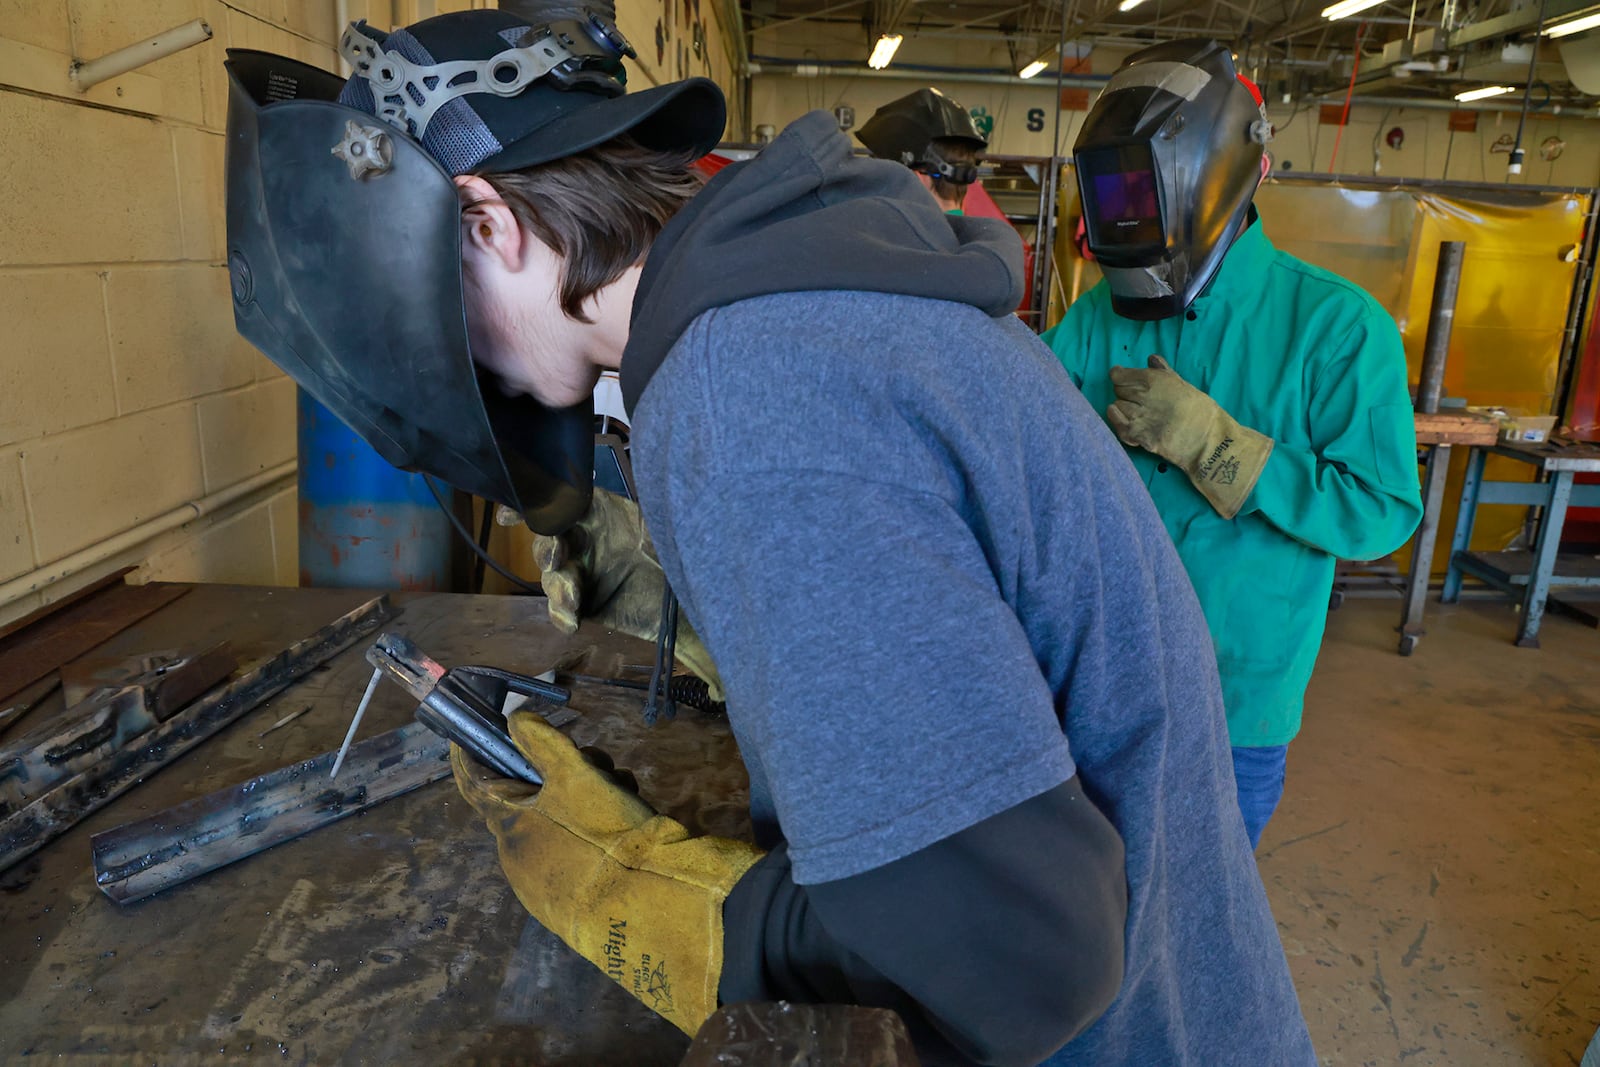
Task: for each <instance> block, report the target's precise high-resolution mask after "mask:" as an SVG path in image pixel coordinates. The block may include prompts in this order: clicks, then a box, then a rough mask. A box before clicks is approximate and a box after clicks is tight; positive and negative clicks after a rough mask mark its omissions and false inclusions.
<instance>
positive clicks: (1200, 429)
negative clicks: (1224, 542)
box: [1106, 356, 1273, 519]
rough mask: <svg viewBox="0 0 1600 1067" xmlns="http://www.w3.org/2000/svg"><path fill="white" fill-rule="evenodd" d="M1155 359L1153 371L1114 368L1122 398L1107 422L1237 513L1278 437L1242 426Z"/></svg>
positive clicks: (1225, 512) (1223, 510)
mask: <svg viewBox="0 0 1600 1067" xmlns="http://www.w3.org/2000/svg"><path fill="white" fill-rule="evenodd" d="M1149 363H1150V367H1149V369H1148V370H1141V369H1136V368H1133V367H1112V368H1111V384H1112V387H1113V388H1115V389H1116V391H1117V399H1116V402H1115V403H1113V404H1112V405H1111V406H1110V407H1109V408H1107V409H1106V422H1108V423H1110V425H1111V428H1112V429H1113V430H1114V431H1116V434H1117V436H1118V437H1120V438H1122V442H1123V444H1126V445H1130V446H1132V447H1133V448H1142V449H1144V450H1145V451H1146V452H1153V453H1155V454H1156V455H1158V456H1160V457H1161V458H1162V459H1164V460H1166V461H1167V462H1169V463H1172V464H1174V465H1176V466H1177V467H1178V468H1180V469H1181V470H1182V471H1183V472H1184V473H1185V474H1187V475H1188V476H1189V480H1190V481H1191V482H1193V483H1194V487H1195V488H1196V489H1198V490H1200V492H1201V494H1202V495H1203V496H1204V497H1205V498H1206V499H1207V500H1209V501H1210V502H1211V506H1212V507H1213V508H1215V509H1216V510H1217V514H1219V515H1221V516H1222V517H1223V518H1225V519H1231V518H1233V517H1234V516H1235V515H1237V514H1239V509H1240V508H1242V507H1243V506H1244V502H1245V501H1246V500H1247V499H1249V497H1250V492H1251V490H1253V489H1254V488H1255V487H1256V480H1257V479H1258V478H1260V477H1261V471H1262V469H1263V468H1265V467H1266V465H1267V457H1268V456H1270V455H1272V446H1273V441H1272V438H1270V437H1268V436H1267V435H1266V434H1263V433H1257V432H1256V431H1255V430H1252V429H1250V428H1249V427H1248V426H1243V425H1241V424H1240V423H1239V422H1237V421H1236V420H1235V419H1234V418H1233V417H1232V416H1231V415H1229V414H1228V413H1227V412H1226V411H1223V410H1222V408H1221V406H1220V405H1218V403H1217V402H1216V401H1215V400H1212V399H1211V398H1210V397H1209V396H1207V395H1206V394H1204V393H1202V392H1201V391H1200V390H1198V389H1196V388H1195V387H1194V386H1192V385H1190V384H1189V383H1188V382H1186V381H1184V380H1183V378H1182V376H1181V375H1179V374H1178V372H1177V371H1175V370H1173V369H1172V368H1171V367H1170V366H1168V365H1167V361H1166V360H1164V359H1162V358H1161V357H1160V356H1151V357H1150V361H1149Z"/></svg>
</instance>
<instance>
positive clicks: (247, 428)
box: [0, 0, 488, 622]
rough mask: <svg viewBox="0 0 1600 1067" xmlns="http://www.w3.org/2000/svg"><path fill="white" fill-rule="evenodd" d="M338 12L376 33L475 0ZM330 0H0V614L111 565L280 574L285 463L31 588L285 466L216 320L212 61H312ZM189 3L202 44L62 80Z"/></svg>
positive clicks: (44, 599) (329, 37)
mask: <svg viewBox="0 0 1600 1067" xmlns="http://www.w3.org/2000/svg"><path fill="white" fill-rule="evenodd" d="M344 6H345V7H346V9H347V10H348V14H349V17H350V18H369V19H371V20H372V21H373V22H374V23H376V24H378V25H382V26H385V27H387V26H389V25H392V24H393V23H395V22H396V21H401V22H404V21H411V20H412V19H414V18H417V17H423V16H425V15H427V14H431V13H433V12H434V11H447V10H454V9H460V8H466V7H472V6H488V5H487V4H486V3H484V2H483V0H479V2H478V3H476V4H474V3H473V2H472V0H458V2H455V3H450V2H441V3H426V2H424V0H412V2H403V0H402V2H398V3H390V2H389V0H372V2H371V3H365V2H363V0H351V2H350V3H348V4H346V5H344ZM336 8H337V5H336V4H335V3H334V2H333V0H229V2H228V3H223V2H221V0H139V2H138V3H128V2H126V0H0V142H3V143H4V145H5V151H4V152H3V153H0V188H3V189H5V190H6V195H5V196H4V197H0V324H3V325H0V622H4V621H6V620H9V619H12V618H15V617H18V616H20V615H22V614H25V613H26V612H28V611H31V610H33V609H35V608H37V607H39V606H41V605H42V604H44V603H48V602H49V601H50V600H53V599H56V598H58V597H60V596H62V595H64V594H66V593H68V592H70V591H71V590H72V589H74V588H77V587H78V586H80V585H82V584H84V583H86V582H88V581H92V580H94V579H95V578H97V577H99V576H100V575H102V574H104V573H107V572H109V571H111V570H113V569H117V568H121V567H125V566H136V567H138V568H139V569H138V571H137V572H136V575H137V576H138V577H142V578H145V579H150V580H172V581H179V580H181V581H220V582H244V583H251V584H285V585H292V584H295V582H296V580H297V572H298V564H297V559H296V536H295V519H296V506H295V492H294V480H293V474H292V470H291V471H287V472H286V473H285V475H284V476H283V477H280V478H278V479H276V480H273V481H270V482H269V483H268V484H266V485H264V486H262V487H260V488H259V489H257V490H256V491H255V492H252V493H250V494H248V495H246V496H244V497H242V498H241V499H238V500H236V501H233V502H231V503H229V504H227V505H226V506H223V507H221V508H218V509H216V510H214V511H212V512H211V513H209V514H206V515H205V516H204V517H193V516H192V513H190V515H191V519H192V521H189V522H188V523H186V524H184V525H181V526H179V527H177V528H176V529H171V530H168V531H166V532H163V533H161V534H160V535H158V536H155V537H153V538H143V536H142V533H141V535H140V537H139V539H137V542H136V543H134V544H129V545H126V546H125V547H123V548H122V550H121V551H118V552H117V553H115V554H114V555H112V556H109V557H108V558H105V559H103V560H99V561H98V562H96V563H94V564H92V565H90V566H88V567H87V568H86V569H82V570H79V571H77V572H76V573H74V574H72V575H70V576H68V577H66V578H64V579H61V580H57V581H46V580H45V579H47V578H51V577H53V576H54V572H55V571H57V570H59V569H61V567H60V563H61V561H63V560H64V559H69V558H70V557H73V554H75V553H82V552H85V551H86V550H87V552H88V553H90V554H96V552H95V550H96V546H100V545H103V544H105V542H106V541H107V540H108V539H110V538H121V539H122V540H127V537H126V536H124V535H126V534H127V533H128V532H129V531H141V530H142V527H141V524H145V523H148V522H150V521H151V520H155V519H160V518H161V517H162V516H168V515H171V514H172V513H173V511H174V509H180V508H182V507H183V506H184V505H185V504H186V503H188V502H190V501H194V500H200V499H203V498H206V497H207V496H208V495H210V494H215V493H218V492H225V491H227V490H229V489H230V488H231V487H234V486H236V485H238V484H239V483H240V482H242V481H244V480H245V479H250V478H259V477H260V476H261V474H262V472H263V471H270V470H274V469H280V468H282V467H283V465H284V464H286V463H289V462H290V461H292V460H293V459H294V455H295V443H294V386H293V383H292V382H290V381H289V380H288V379H287V378H286V377H285V376H284V375H283V374H282V373H281V372H280V371H278V369H277V368H276V367H274V366H273V365H272V364H271V363H270V362H268V361H267V360H266V359H265V358H263V357H262V356H261V355H260V354H259V353H257V352H256V351H255V350H254V349H253V348H252V347H251V346H249V345H248V344H246V343H245V342H244V341H243V340H242V339H240V338H239V337H238V335H237V334H236V332H235V331H234V326H233V312H232V306H231V303H230V300H229V296H228V273H227V269H226V267H225V265H224V261H225V258H226V256H225V251H224V241H225V235H224V204H223V131H224V125H225V122H226V106H227V88H226V81H225V78H224V75H223V70H222V62H223V58H224V50H225V49H226V48H229V47H244V48H260V49H265V50H269V51H275V52H281V53H284V54H288V55H292V56H295V57H296V58H298V59H301V60H304V61H306V62H308V63H314V64H317V65H319V66H323V67H326V68H333V67H334V65H335V63H336V62H337V58H336V52H335V40H336V36H337V33H338V27H337V14H336ZM195 18H200V19H204V20H205V21H206V23H207V24H208V25H209V26H210V27H211V30H212V32H213V38H212V39H211V40H210V41H207V42H205V43H203V44H200V45H197V46H195V47H193V48H190V49H188V50H186V51H183V52H180V53H178V54H176V55H173V56H170V57H168V58H165V59H161V60H158V61H156V62H154V63H151V64H148V65H146V66H144V67H141V68H139V69H138V70H136V71H133V72H131V73H129V74H127V75H124V76H122V77H120V78H117V79H113V80H112V81H111V82H109V83H107V84H104V85H101V86H99V87H96V88H94V89H92V90H90V91H89V92H87V93H79V92H78V91H77V90H76V89H75V88H74V87H73V86H72V85H71V84H70V82H69V81H68V79H67V76H66V75H67V70H68V66H69V64H70V62H71V61H72V59H73V58H78V59H89V58H93V57H96V56H99V55H102V54H104V53H106V52H109V51H112V50H114V49H117V48H121V47H123V46H125V45H129V44H133V43H134V42H136V41H140V40H142V39H144V38H146V37H149V36H151V35H153V34H156V33H159V32H161V31H164V30H167V29H170V28H172V27H175V26H178V25H180V24H182V23H185V22H188V21H189V20H191V19H195ZM119 543H120V542H119ZM34 586H37V588H33V587H34ZM19 593H21V595H18V594H19Z"/></svg>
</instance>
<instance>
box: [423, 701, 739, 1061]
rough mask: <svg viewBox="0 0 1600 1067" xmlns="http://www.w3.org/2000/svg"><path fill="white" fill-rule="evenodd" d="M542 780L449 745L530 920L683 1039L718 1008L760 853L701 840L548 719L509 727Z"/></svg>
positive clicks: (462, 785)
mask: <svg viewBox="0 0 1600 1067" xmlns="http://www.w3.org/2000/svg"><path fill="white" fill-rule="evenodd" d="M511 736H512V740H513V741H515V742H516V745H517V748H518V749H519V750H520V751H521V752H522V753H523V755H525V756H527V757H528V760H529V762H530V763H532V764H533V765H534V766H535V767H536V768H538V770H539V772H540V774H542V775H543V776H544V779H545V784H544V785H543V786H542V787H540V786H532V785H528V784H526V783H523V782H518V781H514V780H512V779H507V778H501V777H499V776H497V775H495V774H494V773H493V772H491V771H488V770H486V769H485V768H484V767H483V766H482V765H480V764H478V763H477V762H476V761H474V760H473V759H472V758H471V757H469V756H468V755H466V753H464V752H463V751H462V750H461V749H460V748H458V747H456V746H451V750H450V763H451V768H452V769H453V771H454V772H455V780H456V786H457V788H458V789H460V791H461V795H462V796H463V797H464V798H466V800H467V803H469V804H471V805H472V807H473V809H474V810H476V811H477V812H478V814H479V815H481V816H482V817H483V819H484V822H485V823H486V824H487V825H488V827H489V831H490V832H491V833H492V834H494V836H495V839H496V841H497V842H498V844H499V850H500V865H501V867H502V868H504V870H505V873H506V878H507V880H508V881H510V883H511V888H512V890H513V891H514V892H515V893H516V895H517V899H518V900H520V901H522V904H523V906H524V907H526V908H527V909H528V912H529V913H530V914H531V915H532V916H533V917H534V918H535V919H538V920H539V922H540V923H542V924H543V925H544V926H545V927H547V928H548V929H550V930H551V931H553V932H554V933H555V934H556V935H557V936H558V937H560V938H561V939H562V940H563V941H565V942H566V943H567V945H568V946H569V947H571V948H572V949H573V950H574V951H576V952H577V953H578V954H579V955H581V956H583V957H584V958H585V959H587V960H589V962H591V963H593V964H594V965H595V966H596V967H599V968H600V969H601V970H602V971H604V972H605V973H606V975H607V976H608V977H610V978H611V979H612V980H614V981H616V982H617V983H618V984H620V985H621V986H622V987H623V988H624V989H626V990H627V991H628V992H629V993H631V994H632V995H633V996H634V997H636V998H637V999H638V1000H640V1001H641V1002H642V1003H643V1004H644V1005H645V1006H646V1007H648V1008H650V1009H651V1010H653V1011H655V1012H656V1013H657V1014H659V1015H661V1016H662V1017H663V1018H665V1019H667V1020H668V1021H669V1022H671V1023H672V1024H673V1025H675V1026H677V1027H678V1028H679V1029H681V1030H683V1031H684V1032H685V1033H687V1034H690V1035H693V1034H694V1032H695V1031H696V1030H697V1029H698V1028H699V1026H700V1024H701V1023H702V1022H704V1021H705V1019H706V1018H707V1017H708V1016H710V1014H711V1013H712V1012H713V1011H715V1010H716V1007H717V984H718V982H719V980H720V976H721V973H722V952H723V947H722V944H723V925H722V905H723V902H724V901H725V900H726V899H727V896H728V893H729V892H730V891H731V890H732V889H733V886H734V884H735V883H737V882H738V881H739V879H740V878H742V877H743V876H744V873H745V872H746V871H748V870H749V869H750V867H751V866H752V865H753V864H754V863H755V862H756V861H757V860H758V859H760V858H761V856H762V853H761V851H760V850H758V849H756V848H755V847H754V846H753V845H750V844H746V843H744V842H741V841H734V840H731V839H728V838H718V837H691V836H689V832H688V830H686V829H685V828H684V826H683V825H682V824H681V823H679V822H677V821H675V820H673V819H669V818H667V817H666V816H663V815H659V814H657V813H656V812H655V811H653V810H652V809H651V808H650V806H649V805H648V804H646V803H645V802H644V801H643V800H641V799H640V798H639V797H638V796H637V795H635V794H633V793H631V792H629V791H627V790H625V789H623V788H622V787H621V786H619V785H618V784H617V782H616V781H615V779H614V778H613V777H612V776H610V775H608V774H607V773H606V772H605V771H603V770H602V769H600V768H598V767H596V766H594V765H593V764H592V763H591V762H590V761H589V760H588V759H587V758H586V757H585V756H584V754H583V753H582V752H580V751H579V750H578V749H577V748H576V747H575V746H574V745H573V744H572V742H571V741H570V740H569V739H568V738H567V737H566V736H565V735H563V734H562V733H560V732H559V731H558V730H556V729H554V728H553V727H551V726H550V725H549V724H548V723H546V722H544V721H543V720H542V719H540V718H539V717H538V716H536V715H533V714H530V713H518V714H516V715H513V716H512V717H511Z"/></svg>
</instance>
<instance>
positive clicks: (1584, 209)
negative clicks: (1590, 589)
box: [1051, 177, 1589, 573]
mask: <svg viewBox="0 0 1600 1067" xmlns="http://www.w3.org/2000/svg"><path fill="white" fill-rule="evenodd" d="M1075 185H1076V183H1075V182H1072V181H1067V182H1064V183H1063V193H1062V202H1061V205H1060V207H1061V215H1060V218H1061V220H1062V224H1061V225H1060V226H1059V227H1058V228H1057V233H1058V235H1059V237H1058V241H1057V246H1056V255H1057V259H1056V262H1057V264H1058V265H1059V269H1060V272H1061V282H1062V287H1063V289H1064V290H1065V291H1066V294H1067V299H1072V298H1075V297H1076V296H1078V295H1081V294H1082V293H1083V292H1085V291H1087V290H1088V288H1089V287H1090V286H1092V285H1094V284H1095V282H1097V281H1099V277H1100V272H1099V271H1098V270H1097V269H1095V266H1094V264H1093V263H1085V262H1084V261H1082V260H1081V259H1080V258H1079V257H1078V255H1077V250H1076V248H1075V247H1074V246H1073V244H1072V241H1071V235H1072V232H1073V229H1074V226H1075V223H1076V220H1077V216H1078V204H1077V190H1076V187H1075ZM1447 191H1448V193H1449V195H1445V191H1437V192H1435V191H1428V190H1427V188H1426V187H1421V186H1394V185H1383V184H1379V183H1372V184H1371V185H1355V184H1351V183H1349V182H1348V181H1345V182H1333V181H1328V180H1324V179H1293V178H1291V179H1287V180H1284V179H1279V178H1276V177H1275V178H1273V179H1272V180H1269V181H1268V182H1267V184H1266V185H1264V186H1262V188H1261V190H1260V191H1259V192H1258V193H1257V194H1256V204H1257V206H1258V207H1259V209H1260V211H1261V221H1262V225H1263V226H1265V228H1266V231H1267V236H1268V237H1270V238H1271V239H1272V243H1273V244H1274V245H1276V246H1277V247H1278V248H1280V249H1282V250H1283V251H1285V252H1288V253H1289V254H1291V255H1293V256H1297V257H1298V258H1300V259H1303V260H1305V261H1306V262H1308V263H1313V264H1316V265H1317V266H1319V267H1323V268H1326V269H1327V270H1331V271H1333V272H1334V273H1336V274H1338V275H1340V276H1341V277H1343V278H1347V279H1349V280H1350V281H1352V282H1355V283H1356V284H1357V285H1360V286H1361V287H1362V288H1364V289H1366V290H1367V291H1368V292H1369V293H1371V294H1372V295H1373V297H1375V298H1376V299H1377V300H1378V302H1379V303H1380V304H1382V305H1383V306H1384V307H1385V308H1387V309H1388V311H1389V313H1390V314H1391V315H1393V316H1394V318H1395V322H1396V323H1397V324H1398V325H1399V327H1400V333H1401V335H1402V337H1403V338H1404V339H1405V347H1406V357H1407V362H1408V364H1409V366H1410V370H1411V380H1412V381H1413V382H1415V381H1416V380H1417V377H1418V373H1419V369H1420V367H1421V364H1422V346H1423V341H1424V339H1425V338H1426V336H1427V332H1428V310H1429V305H1430V303H1431V302H1432V297H1433V281H1434V274H1435V270H1436V267H1437V264H1438V256H1439V244H1440V242H1442V241H1465V242H1466V245H1467V247H1466V256H1465V259H1464V260H1463V263H1462V271H1461V289H1460V293H1459V295H1458V297H1457V300H1456V315H1455V326H1454V329H1453V330H1452V332H1451V337H1450V355H1449V362H1448V364H1447V366H1446V369H1445V389H1446V394H1447V395H1449V396H1457V397H1465V398H1466V401H1467V403H1469V404H1472V405H1475V406H1495V407H1503V408H1505V409H1507V410H1508V411H1510V412H1512V413H1514V414H1527V415H1540V414H1545V413H1548V412H1549V411H1550V409H1551V406H1552V404H1553V403H1554V399H1555V391H1556V388H1557V385H1556V375H1557V371H1558V367H1559V364H1560V360H1561V348H1562V344H1563V341H1564V338H1565V334H1566V329H1567V324H1568V323H1567V319H1568V309H1569V304H1570V301H1571V298H1572V288H1573V281H1574V277H1575V274H1576V271H1577V266H1576V263H1575V262H1574V260H1575V257H1574V256H1572V255H1571V254H1570V253H1571V251H1572V250H1573V249H1575V248H1576V247H1577V246H1578V245H1579V244H1580V243H1581V242H1582V240H1583V226H1584V220H1585V217H1586V216H1587V214H1588V210H1589V198H1588V197H1587V196H1584V195H1579V194H1572V193H1562V192H1537V191H1527V190H1506V191H1505V192H1504V193H1502V192H1501V191H1500V190H1496V189H1491V188H1481V187H1476V188H1471V189H1464V188H1461V187H1451V188H1449V189H1448V190H1447ZM1051 310H1052V321H1055V320H1059V318H1060V315H1061V311H1062V310H1063V309H1062V308H1061V307H1053V308H1052V309H1051ZM1456 451H1457V453H1458V454H1457V455H1456V456H1455V457H1454V460H1453V462H1452V471H1451V478H1450V483H1449V485H1448V486H1447V487H1446V490H1445V502H1446V503H1445V509H1444V514H1443V516H1442V518H1441V525H1440V532H1439V549H1438V551H1437V553H1436V554H1435V557H1434V567H1433V569H1434V572H1435V573H1442V572H1443V570H1444V567H1445V565H1446V563H1447V562H1448V553H1449V550H1450V538H1451V533H1452V531H1453V530H1454V529H1455V514H1456V501H1457V500H1458V498H1459V496H1460V488H1461V477H1462V468H1463V467H1464V465H1465V462H1466V457H1465V455H1464V452H1465V450H1463V449H1457V450H1456ZM1486 476H1487V477H1490V478H1506V479H1518V480H1528V479H1530V478H1531V477H1532V468H1530V467H1528V466H1527V465H1526V464H1520V463H1515V462H1512V461H1510V460H1501V459H1498V458H1491V459H1490V462H1489V465H1488V469H1487V472H1486ZM1525 513H1526V509H1524V508H1518V507H1484V508H1482V509H1481V510H1480V511H1479V513H1478V523H1477V528H1476V531H1475V535H1474V538H1473V546H1474V547H1476V548H1482V549H1501V548H1505V547H1506V546H1507V545H1508V544H1509V543H1510V542H1511V541H1512V540H1513V539H1514V538H1515V537H1516V536H1517V534H1518V533H1519V532H1520V531H1521V529H1522V523H1523V519H1524V516H1525ZM1400 558H1401V559H1402V561H1403V560H1405V559H1408V558H1409V546H1407V548H1406V549H1405V550H1404V551H1402V553H1400Z"/></svg>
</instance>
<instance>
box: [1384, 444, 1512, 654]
mask: <svg viewBox="0 0 1600 1067" xmlns="http://www.w3.org/2000/svg"><path fill="white" fill-rule="evenodd" d="M1416 427H1417V447H1418V448H1423V449H1427V453H1428V454H1427V459H1426V460H1425V461H1424V473H1423V476H1422V521H1421V522H1420V523H1419V524H1418V525H1417V533H1416V536H1415V537H1414V538H1412V541H1411V566H1410V568H1409V569H1408V570H1407V571H1406V583H1405V607H1404V608H1403V609H1402V610H1401V614H1400V654H1401V655H1402V656H1409V655H1411V653H1412V652H1414V651H1416V647H1417V642H1418V641H1419V640H1420V639H1421V638H1422V635H1423V632H1424V631H1423V627H1422V615H1423V610H1424V606H1425V603H1426V600H1427V596H1428V579H1429V577H1430V575H1431V572H1432V570H1433V549H1434V545H1435V544H1437V543H1438V537H1439V517H1440V512H1441V510H1442V509H1443V507H1444V483H1445V480H1446V479H1447V478H1448V477H1449V475H1450V450H1451V448H1452V447H1454V446H1456V445H1469V446H1470V445H1492V444H1494V442H1495V436H1496V433H1497V429H1496V424H1495V422H1494V420H1492V419H1488V418H1482V417H1479V416H1476V415H1471V414H1467V413H1465V412H1460V413H1458V412H1441V413H1438V414H1424V413H1421V412H1419V413H1418V414H1417V416H1416Z"/></svg>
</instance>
